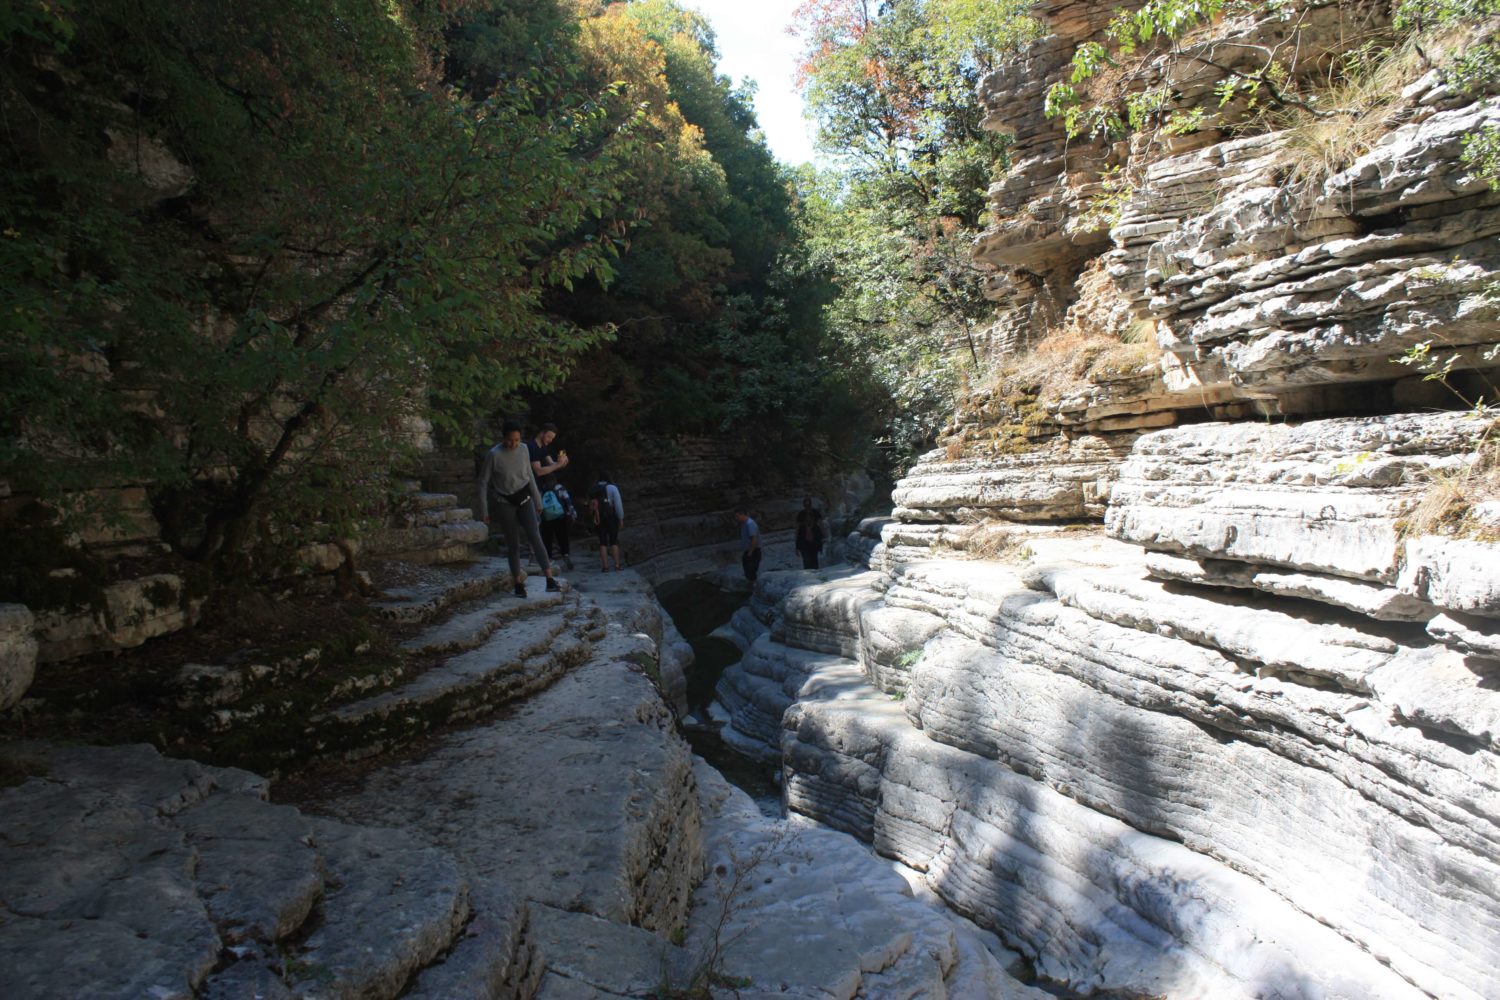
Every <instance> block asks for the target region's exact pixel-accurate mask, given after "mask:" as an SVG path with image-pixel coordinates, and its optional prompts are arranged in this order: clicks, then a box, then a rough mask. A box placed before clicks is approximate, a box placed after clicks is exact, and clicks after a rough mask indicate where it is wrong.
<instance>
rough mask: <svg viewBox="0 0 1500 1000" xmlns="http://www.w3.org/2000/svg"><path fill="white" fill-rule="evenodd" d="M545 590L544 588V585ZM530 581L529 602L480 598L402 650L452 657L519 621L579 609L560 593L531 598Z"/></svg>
mask: <svg viewBox="0 0 1500 1000" xmlns="http://www.w3.org/2000/svg"><path fill="white" fill-rule="evenodd" d="M542 586H543V587H545V584H543V585H542ZM531 590H532V587H531V585H530V581H528V585H527V599H526V600H524V601H520V600H517V601H506V600H504V599H503V598H501V599H493V598H481V599H479V600H477V601H475V602H474V603H473V606H472V607H470V608H468V609H467V610H463V611H460V612H458V613H457V614H454V615H453V616H452V617H451V618H447V619H444V620H442V621H439V622H435V623H433V624H431V625H429V626H427V627H426V628H424V629H422V631H421V632H418V633H417V634H416V635H414V636H412V637H411V638H410V639H407V640H405V641H404V642H402V643H401V649H402V650H403V651H404V652H406V653H410V654H412V655H414V656H427V655H434V654H438V653H452V652H457V651H461V650H465V649H473V648H474V647H475V646H478V645H479V644H480V643H482V642H484V641H485V640H486V639H488V638H489V637H490V635H491V634H493V633H494V631H495V630H496V629H498V628H501V627H502V626H504V625H506V624H508V623H509V622H512V621H514V620H516V619H518V618H523V617H527V616H532V615H536V614H539V613H541V612H542V611H545V610H550V609H552V608H555V607H559V606H561V605H563V604H564V603H565V602H567V603H571V604H574V605H576V603H577V599H576V597H570V596H566V595H565V594H564V593H561V592H554V593H548V592H547V591H546V590H542V591H541V592H540V593H537V594H532V593H531Z"/></svg>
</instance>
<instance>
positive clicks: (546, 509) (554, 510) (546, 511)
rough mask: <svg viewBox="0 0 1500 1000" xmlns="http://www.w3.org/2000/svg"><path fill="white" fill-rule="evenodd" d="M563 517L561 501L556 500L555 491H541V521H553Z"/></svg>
mask: <svg viewBox="0 0 1500 1000" xmlns="http://www.w3.org/2000/svg"><path fill="white" fill-rule="evenodd" d="M562 516H563V505H562V501H561V500H559V499H557V492H556V491H555V490H543V491H542V520H543V521H555V520H557V519H558V518H560V517H562Z"/></svg>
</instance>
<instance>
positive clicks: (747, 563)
mask: <svg viewBox="0 0 1500 1000" xmlns="http://www.w3.org/2000/svg"><path fill="white" fill-rule="evenodd" d="M734 519H735V520H736V521H738V522H739V525H740V565H741V566H742V567H744V570H745V579H746V580H749V581H750V585H751V586H754V585H755V578H756V576H757V575H759V573H760V526H759V525H758V524H756V523H755V519H754V518H753V517H751V516H750V514H749V512H748V511H746V510H745V508H743V507H737V508H735V511H734Z"/></svg>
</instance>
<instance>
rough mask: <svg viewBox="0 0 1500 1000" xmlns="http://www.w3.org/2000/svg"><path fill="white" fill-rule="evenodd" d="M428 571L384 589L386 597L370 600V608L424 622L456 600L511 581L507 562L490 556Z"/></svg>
mask: <svg viewBox="0 0 1500 1000" xmlns="http://www.w3.org/2000/svg"><path fill="white" fill-rule="evenodd" d="M429 574H430V576H431V579H429V580H426V581H424V582H421V583H414V584H410V585H406V586H398V587H388V588H386V589H385V595H386V599H385V600H383V601H376V602H374V603H373V604H372V605H371V607H372V608H374V610H375V612H376V613H377V614H379V615H380V616H381V617H383V618H388V619H390V620H392V621H398V622H426V621H431V620H432V619H433V618H434V617H436V616H437V615H438V614H439V613H441V612H442V611H443V609H445V608H447V607H449V606H451V605H453V604H457V603H458V602H459V601H464V600H468V599H470V598H473V597H482V596H484V595H485V594H489V593H493V592H494V591H496V590H500V589H502V588H509V587H510V584H511V577H510V567H509V565H508V564H507V563H506V561H505V560H504V559H497V558H493V557H485V558H480V559H475V560H473V561H472V562H469V563H464V564H461V565H455V566H450V567H436V566H434V567H430V569H429Z"/></svg>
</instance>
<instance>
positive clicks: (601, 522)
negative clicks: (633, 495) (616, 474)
mask: <svg viewBox="0 0 1500 1000" xmlns="http://www.w3.org/2000/svg"><path fill="white" fill-rule="evenodd" d="M589 514H590V516H591V517H592V518H593V520H594V530H595V531H596V532H597V533H598V535H599V570H600V572H602V573H608V572H609V557H610V556H611V555H613V556H614V562H615V572H617V573H618V572H619V571H620V570H621V569H623V568H624V565H625V564H624V563H623V562H622V561H621V559H620V527H621V526H622V525H623V524H624V523H625V503H624V501H622V500H621V499H620V490H619V487H617V486H615V484H614V483H612V482H610V480H609V473H607V472H601V473H600V474H599V481H598V482H596V483H594V488H593V490H592V491H591V492H590V493H589Z"/></svg>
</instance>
